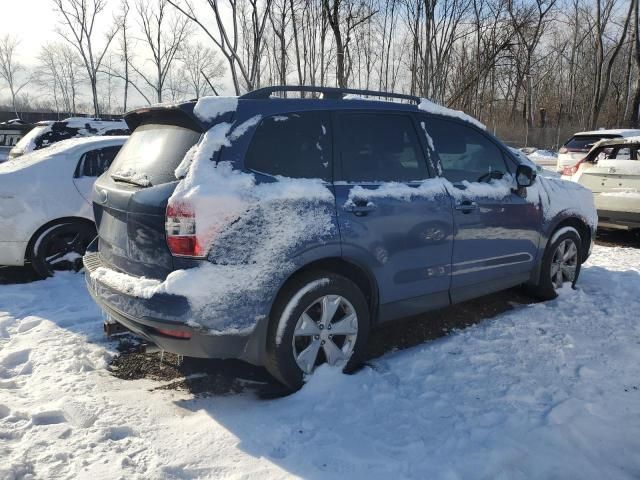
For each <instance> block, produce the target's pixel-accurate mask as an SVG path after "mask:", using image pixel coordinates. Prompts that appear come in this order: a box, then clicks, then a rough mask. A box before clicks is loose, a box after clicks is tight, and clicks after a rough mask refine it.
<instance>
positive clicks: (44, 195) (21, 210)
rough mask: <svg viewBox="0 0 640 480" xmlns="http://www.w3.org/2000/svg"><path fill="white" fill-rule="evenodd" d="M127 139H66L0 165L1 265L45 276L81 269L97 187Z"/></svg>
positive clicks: (92, 230)
mask: <svg viewBox="0 0 640 480" xmlns="http://www.w3.org/2000/svg"><path fill="white" fill-rule="evenodd" d="M126 139H127V137H124V136H120V137H90V138H77V139H71V140H64V141H62V142H58V143H56V144H55V145H54V146H52V147H49V148H46V149H43V150H38V151H36V152H31V153H29V154H26V155H23V156H22V157H20V158H18V159H13V160H8V161H7V162H5V163H3V164H0V265H24V264H30V265H31V266H32V267H33V269H34V270H35V271H36V273H37V274H39V275H40V276H42V277H46V276H50V275H52V274H53V273H54V272H55V271H56V270H58V269H69V268H73V267H77V266H79V265H80V264H79V262H78V261H79V259H80V258H81V256H82V255H83V254H84V251H85V248H86V246H87V245H88V243H89V242H90V241H91V240H93V238H94V237H95V226H94V222H93V213H92V210H91V191H92V188H93V183H94V181H95V180H96V178H97V177H98V176H99V175H100V174H101V173H102V172H104V171H105V170H106V169H107V168H108V167H109V165H110V163H111V161H112V160H113V158H114V157H115V156H116V154H117V153H118V151H119V150H120V147H121V146H122V145H123V144H124V142H125V141H126Z"/></svg>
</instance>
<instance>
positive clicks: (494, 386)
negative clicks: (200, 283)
mask: <svg viewBox="0 0 640 480" xmlns="http://www.w3.org/2000/svg"><path fill="white" fill-rule="evenodd" d="M83 284H84V279H83V278H82V275H74V274H62V275H57V276H56V277H55V278H51V279H48V280H45V281H41V282H35V283H31V284H27V285H2V286H0V298H1V299H2V305H1V307H0V310H1V312H0V439H1V440H0V451H1V452H2V462H1V463H0V478H7V479H17V478H29V477H31V478H69V479H72V478H95V479H98V478H131V479H135V478H140V479H147V478H181V479H182V478H184V479H189V478H193V479H195V478H220V477H224V478H244V477H253V478H261V479H266V480H269V479H275V478H278V479H282V478H289V477H295V478H331V479H333V478H335V479H338V478H367V479H372V480H377V479H380V480H387V479H389V478H414V479H424V478H433V479H439V478H451V479H459V478H486V479H493V478H506V479H511V478H516V479H524V478H571V479H573V478H579V479H581V480H601V479H621V480H622V479H629V480H630V479H632V478H638V476H639V474H640V457H639V456H638V455H637V452H639V451H640V417H639V416H638V414H637V412H638V411H639V410H640V384H639V383H638V382H639V380H638V379H639V378H640V369H639V367H638V365H640V350H639V349H638V342H640V325H639V324H638V321H637V312H638V310H639V309H640V250H637V249H630V248H609V247H600V246H596V247H595V249H594V252H593V255H592V256H591V258H590V260H589V262H588V263H587V264H586V265H585V266H584V268H583V269H582V273H581V276H580V280H579V282H578V290H577V291H573V290H570V289H567V290H563V291H562V292H561V295H560V298H558V299H557V300H554V301H550V302H546V303H540V304H534V305H519V306H517V308H516V309H514V310H512V311H510V312H507V313H505V314H501V315H498V316H496V317H494V318H492V319H489V320H486V321H484V322H483V323H481V324H479V325H476V326H473V327H469V328H466V329H464V330H461V331H456V332H454V333H452V334H451V335H449V336H446V337H443V338H440V339H438V340H434V341H430V342H426V343H425V344H423V345H419V346H417V347H414V348H411V349H408V350H404V351H401V352H395V353H389V354H387V355H385V356H383V357H381V358H378V359H375V360H372V361H371V362H370V364H369V366H368V367H365V368H364V369H362V370H361V371H359V372H358V373H356V374H354V375H341V374H339V373H338V372H337V371H336V370H334V369H329V368H320V369H319V370H318V371H317V372H316V374H315V375H314V376H313V377H312V378H311V380H310V381H309V382H308V383H307V384H306V385H305V386H304V388H303V389H302V390H301V391H300V392H298V393H296V394H294V395H291V396H289V397H286V398H282V399H277V400H269V401H265V400H260V399H258V398H256V397H255V396H254V395H253V394H252V393H250V392H246V391H245V392H244V393H240V394H235V393H232V392H231V391H229V393H228V394H222V395H221V394H216V393H213V394H212V395H210V396H198V395H194V394H192V393H190V392H189V391H183V392H179V391H171V390H158V389H157V388H158V387H162V386H163V385H164V383H162V382H156V381H150V380H146V379H143V380H134V381H123V380H120V379H117V378H115V377H113V376H111V375H109V373H108V372H107V370H106V363H107V360H108V358H109V356H110V355H111V352H112V351H113V350H114V349H115V345H114V344H113V343H106V342H105V340H104V339H103V335H102V326H101V323H102V319H101V315H100V312H99V310H98V308H97V307H96V306H95V304H94V303H93V301H92V300H91V298H90V297H89V294H88V293H87V291H86V289H85V287H84V285H83ZM505 295H509V294H505ZM61 299H64V302H61ZM425 321H428V316H426V317H425ZM394 328H398V329H402V328H405V327H403V325H402V324H398V325H397V326H395V327H394ZM150 361H157V360H156V359H154V360H150ZM210 367H211V368H212V369H215V368H216V364H215V363H212V364H211V365H210ZM214 371H215V370H214ZM215 376H216V377H215V378H218V376H219V377H221V378H223V380H222V381H221V382H218V381H213V380H212V383H214V384H216V385H220V384H224V383H225V380H224V379H225V378H228V377H225V376H224V372H222V371H220V373H216V374H215ZM212 378H213V377H212ZM242 382H243V380H240V381H239V382H238V383H242Z"/></svg>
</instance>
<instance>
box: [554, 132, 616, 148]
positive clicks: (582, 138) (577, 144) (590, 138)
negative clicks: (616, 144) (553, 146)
mask: <svg viewBox="0 0 640 480" xmlns="http://www.w3.org/2000/svg"><path fill="white" fill-rule="evenodd" d="M618 136H619V135H576V136H574V137H573V138H571V140H569V141H568V142H567V143H565V144H564V146H565V147H567V148H568V149H570V150H584V151H587V150H590V149H591V147H593V144H594V143H597V142H599V141H600V140H602V139H605V138H618Z"/></svg>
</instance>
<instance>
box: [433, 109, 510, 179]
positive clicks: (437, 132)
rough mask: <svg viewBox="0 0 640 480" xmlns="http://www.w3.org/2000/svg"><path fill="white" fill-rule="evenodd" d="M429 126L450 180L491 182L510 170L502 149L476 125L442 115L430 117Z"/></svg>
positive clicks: (443, 171) (444, 170) (436, 150)
mask: <svg viewBox="0 0 640 480" xmlns="http://www.w3.org/2000/svg"><path fill="white" fill-rule="evenodd" d="M425 127H426V130H427V132H428V133H429V135H430V136H431V138H432V140H433V145H434V148H435V153H436V155H437V156H438V158H439V159H440V165H441V166H442V175H443V176H444V177H445V178H446V179H447V180H449V181H450V182H453V183H459V182H462V181H465V180H466V181H468V182H488V181H490V180H492V179H500V178H502V177H503V176H504V175H505V174H507V173H509V169H508V167H507V164H506V162H505V159H504V155H503V154H502V151H501V150H500V148H498V146H497V145H496V144H495V143H494V142H493V141H492V140H491V139H490V138H488V137H487V136H486V135H483V134H482V133H480V132H478V131H477V130H475V129H474V128H472V127H470V126H467V125H464V124H462V123H459V122H455V121H449V120H442V119H439V118H429V119H427V120H426V121H425Z"/></svg>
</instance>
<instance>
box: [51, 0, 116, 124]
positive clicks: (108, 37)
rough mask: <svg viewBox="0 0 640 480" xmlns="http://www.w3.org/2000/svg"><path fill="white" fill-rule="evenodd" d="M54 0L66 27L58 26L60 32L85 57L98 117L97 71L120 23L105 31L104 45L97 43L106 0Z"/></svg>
mask: <svg viewBox="0 0 640 480" xmlns="http://www.w3.org/2000/svg"><path fill="white" fill-rule="evenodd" d="M53 3H54V6H55V10H56V11H57V12H58V14H59V15H60V16H61V17H62V20H63V25H64V26H65V27H66V28H65V29H64V30H63V29H58V33H59V34H60V36H61V37H62V38H64V39H65V40H66V41H67V42H69V44H70V45H71V46H73V48H75V49H76V50H77V51H78V53H79V54H80V57H81V58H82V61H83V63H84V67H85V69H86V71H87V78H88V79H89V85H90V87H91V94H92V97H93V111H94V115H95V116H96V117H99V116H100V104H99V98H98V72H99V71H100V67H101V65H102V61H103V60H104V57H105V54H106V53H107V50H108V49H109V45H110V44H111V41H112V40H113V38H114V37H115V36H116V33H117V32H118V28H119V25H118V23H117V22H116V23H115V24H114V26H113V27H112V28H111V29H110V30H108V31H107V33H106V34H105V38H104V42H103V44H102V46H101V47H96V44H95V41H96V38H95V37H96V30H95V28H96V26H97V23H101V22H99V20H103V15H102V14H103V12H104V9H105V7H106V0H53Z"/></svg>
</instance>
